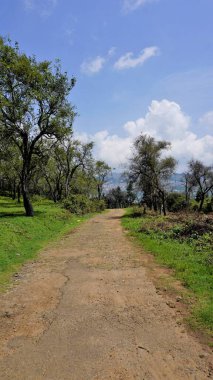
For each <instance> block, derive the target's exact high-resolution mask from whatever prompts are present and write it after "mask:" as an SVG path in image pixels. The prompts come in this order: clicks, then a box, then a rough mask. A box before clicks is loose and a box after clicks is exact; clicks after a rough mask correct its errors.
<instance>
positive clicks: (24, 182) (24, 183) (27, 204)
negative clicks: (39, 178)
mask: <svg viewBox="0 0 213 380" xmlns="http://www.w3.org/2000/svg"><path fill="white" fill-rule="evenodd" d="M21 190H22V196H23V202H24V208H25V212H26V216H34V210H33V206H32V203H31V201H30V195H29V176H28V172H27V170H26V169H25V166H24V167H23V171H22V177H21Z"/></svg>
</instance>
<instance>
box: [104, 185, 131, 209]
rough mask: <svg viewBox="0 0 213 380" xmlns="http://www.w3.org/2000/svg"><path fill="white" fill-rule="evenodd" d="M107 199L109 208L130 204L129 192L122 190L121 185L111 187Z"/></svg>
mask: <svg viewBox="0 0 213 380" xmlns="http://www.w3.org/2000/svg"><path fill="white" fill-rule="evenodd" d="M105 199H106V202H107V205H108V208H122V207H126V205H127V204H128V200H127V193H126V192H125V191H122V190H121V188H120V186H117V187H115V188H113V189H110V190H109V192H108V193H107V195H106V197H105Z"/></svg>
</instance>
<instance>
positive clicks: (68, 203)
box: [63, 194, 105, 215]
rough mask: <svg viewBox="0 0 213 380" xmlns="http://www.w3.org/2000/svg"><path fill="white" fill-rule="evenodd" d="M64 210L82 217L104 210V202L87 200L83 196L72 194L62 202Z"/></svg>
mask: <svg viewBox="0 0 213 380" xmlns="http://www.w3.org/2000/svg"><path fill="white" fill-rule="evenodd" d="M63 205H64V208H65V209H66V210H69V211H70V212H71V213H72V214H77V215H84V214H88V213H92V212H98V211H103V210H104V209H105V202H104V200H98V199H95V200H93V199H89V198H88V197H87V196H86V195H83V194H72V195H70V196H69V198H67V199H65V200H64V202H63Z"/></svg>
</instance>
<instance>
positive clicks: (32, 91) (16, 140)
mask: <svg viewBox="0 0 213 380" xmlns="http://www.w3.org/2000/svg"><path fill="white" fill-rule="evenodd" d="M74 85H75V79H74V78H72V79H71V80H70V79H69V78H68V76H67V73H62V72H61V67H60V64H59V62H56V63H55V65H52V63H51V62H48V61H43V62H38V61H37V60H36V58H35V57H34V56H33V57H28V56H27V55H26V54H24V53H22V52H21V51H20V49H19V46H18V44H15V47H14V46H12V45H11V44H10V42H6V41H5V40H4V39H3V38H0V125H1V128H2V133H3V138H4V140H5V141H7V143H10V144H13V145H15V146H17V147H18V149H19V151H20V154H21V161H22V168H21V189H22V195H23V201H24V207H25V211H26V215H27V216H33V215H34V211H33V206H32V204H31V201H30V194H29V187H30V180H31V177H32V174H33V170H34V163H35V160H34V156H36V155H39V154H40V153H41V149H42V139H44V138H46V139H52V140H61V139H63V138H64V136H66V135H68V134H70V132H71V130H72V123H73V119H74V116H75V112H74V109H73V107H72V106H71V104H70V103H69V101H68V95H69V93H70V91H71V89H72V88H73V86H74Z"/></svg>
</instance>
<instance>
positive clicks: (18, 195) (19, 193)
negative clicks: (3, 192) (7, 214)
mask: <svg viewBox="0 0 213 380" xmlns="http://www.w3.org/2000/svg"><path fill="white" fill-rule="evenodd" d="M17 198H18V203H21V188H20V183H19V184H18V186H17Z"/></svg>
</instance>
